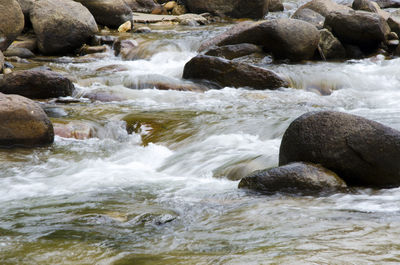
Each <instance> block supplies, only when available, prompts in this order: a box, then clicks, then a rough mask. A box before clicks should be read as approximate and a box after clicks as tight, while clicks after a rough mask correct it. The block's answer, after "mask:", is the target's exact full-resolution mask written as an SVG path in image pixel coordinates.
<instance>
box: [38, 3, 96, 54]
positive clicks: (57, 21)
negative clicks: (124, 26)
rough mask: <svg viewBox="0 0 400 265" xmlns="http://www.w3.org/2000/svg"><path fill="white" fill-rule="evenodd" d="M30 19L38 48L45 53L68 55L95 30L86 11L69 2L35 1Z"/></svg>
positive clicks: (82, 7) (94, 22) (91, 19)
mask: <svg viewBox="0 0 400 265" xmlns="http://www.w3.org/2000/svg"><path fill="white" fill-rule="evenodd" d="M30 18H31V22H32V25H33V29H34V31H35V34H36V36H37V41H38V48H39V50H40V51H41V52H42V53H44V54H65V53H68V52H71V51H73V50H75V49H77V48H79V47H81V46H82V44H84V43H85V42H87V41H89V40H90V38H91V37H92V36H93V35H94V34H95V33H96V32H97V31H98V29H97V24H96V21H95V20H94V18H93V16H92V14H90V12H89V11H88V10H87V8H86V7H84V6H82V5H81V4H80V3H77V2H74V1H71V0H37V1H36V2H35V3H34V6H33V8H32V10H31V13H30Z"/></svg>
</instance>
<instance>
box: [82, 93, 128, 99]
mask: <svg viewBox="0 0 400 265" xmlns="http://www.w3.org/2000/svg"><path fill="white" fill-rule="evenodd" d="M82 97H84V98H88V99H90V100H91V101H93V102H95V101H100V102H113V101H122V100H124V99H123V98H122V97H120V96H118V95H113V94H110V93H107V92H98V91H97V92H96V91H95V92H87V93H85V94H84V95H83V96H82Z"/></svg>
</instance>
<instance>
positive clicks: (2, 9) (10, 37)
mask: <svg viewBox="0 0 400 265" xmlns="http://www.w3.org/2000/svg"><path fill="white" fill-rule="evenodd" d="M24 24H25V22H24V14H23V13H22V10H21V7H20V5H19V3H18V2H17V1H16V0H0V51H5V50H6V49H7V48H8V46H10V44H11V43H12V42H13V41H14V40H15V39H16V38H17V36H18V35H19V34H20V33H21V32H22V30H23V29H24Z"/></svg>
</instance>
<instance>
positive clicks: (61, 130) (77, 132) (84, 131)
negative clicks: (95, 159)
mask: <svg viewBox="0 0 400 265" xmlns="http://www.w3.org/2000/svg"><path fill="white" fill-rule="evenodd" d="M53 126H54V134H55V135H57V136H60V137H63V138H75V139H78V140H85V139H89V138H92V137H94V131H95V130H94V128H93V127H92V126H91V125H90V124H88V123H84V122H69V123H66V124H65V123H54V124H53Z"/></svg>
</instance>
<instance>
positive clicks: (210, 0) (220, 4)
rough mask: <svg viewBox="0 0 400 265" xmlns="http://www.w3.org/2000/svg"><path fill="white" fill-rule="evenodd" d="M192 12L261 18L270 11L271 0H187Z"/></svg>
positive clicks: (187, 5)
mask: <svg viewBox="0 0 400 265" xmlns="http://www.w3.org/2000/svg"><path fill="white" fill-rule="evenodd" d="M185 3H186V7H187V8H188V9H189V11H190V12H193V13H197V14H201V13H206V12H208V13H211V14H214V15H218V16H228V17H234V18H253V19H261V18H263V17H264V16H265V15H266V14H267V13H268V3H269V0H254V1H245V0H224V1H220V0H202V1H199V0H186V1H185Z"/></svg>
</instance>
